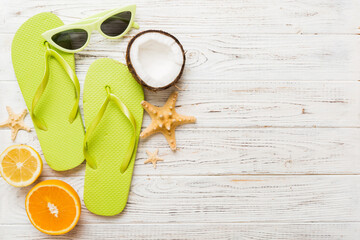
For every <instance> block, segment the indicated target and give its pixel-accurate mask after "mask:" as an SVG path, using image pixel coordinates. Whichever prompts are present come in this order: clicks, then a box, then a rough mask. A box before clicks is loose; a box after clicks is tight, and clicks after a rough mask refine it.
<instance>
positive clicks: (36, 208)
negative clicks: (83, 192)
mask: <svg viewBox="0 0 360 240" xmlns="http://www.w3.org/2000/svg"><path fill="white" fill-rule="evenodd" d="M25 208H26V213H27V215H28V217H29V220H30V222H31V223H32V225H34V227H35V228H37V229H38V230H39V231H41V232H43V233H46V234H50V235H61V234H65V233H67V232H69V231H70V230H72V229H73V228H74V227H75V226H76V224H77V222H78V221H79V218H80V213H81V204H80V198H79V195H78V194H77V193H76V191H75V190H74V189H73V188H72V187H71V186H70V185H69V184H67V183H65V182H63V181H60V180H46V181H43V182H41V183H39V184H37V185H36V186H35V187H33V188H32V189H31V190H30V192H29V193H28V194H27V196H26V200H25Z"/></svg>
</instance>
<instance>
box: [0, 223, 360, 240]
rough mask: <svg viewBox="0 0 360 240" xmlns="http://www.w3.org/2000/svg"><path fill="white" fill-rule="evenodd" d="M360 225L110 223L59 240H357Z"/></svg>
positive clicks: (35, 234) (13, 228)
mask: <svg viewBox="0 0 360 240" xmlns="http://www.w3.org/2000/svg"><path fill="white" fill-rule="evenodd" d="M359 229H360V224H359V223H319V224H241V223H235V224H219V223H216V224H106V225H92V224H91V225H77V226H76V227H75V228H74V229H73V230H72V231H71V232H70V233H68V234H66V235H64V236H60V238H58V239H77V240H81V239H85V240H88V239H102V240H110V239H111V240H113V239H164V240H168V239H207V240H215V239H216V240H217V239H249V240H250V239H278V240H288V239H293V240H304V239H311V240H335V239H342V240H353V239H359V238H360V231H359ZM0 235H1V236H2V237H3V238H4V239H7V240H11V239H38V240H40V239H52V237H51V236H48V235H45V234H43V233H40V232H39V231H37V230H36V229H35V228H34V227H33V226H31V225H30V224H26V225H5V226H2V225H0Z"/></svg>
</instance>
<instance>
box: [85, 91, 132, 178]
mask: <svg viewBox="0 0 360 240" xmlns="http://www.w3.org/2000/svg"><path fill="white" fill-rule="evenodd" d="M106 92H107V97H106V99H105V101H104V103H103V105H102V106H101V108H100V110H99V112H98V114H97V115H96V117H95V118H94V120H93V121H92V122H91V124H90V125H89V127H88V128H87V129H86V133H85V138H84V144H83V151H84V156H85V159H86V162H87V163H88V164H89V166H90V167H91V168H92V169H97V163H96V160H95V159H94V158H93V157H92V156H91V155H90V154H89V149H88V146H89V144H88V138H89V136H90V135H91V134H92V133H93V132H94V130H95V128H96V126H97V125H98V124H99V123H100V121H101V118H102V117H103V116H104V113H105V110H106V108H107V106H108V104H109V102H110V101H113V102H114V103H116V105H117V106H118V107H119V109H120V110H121V112H122V113H123V114H124V115H125V116H126V118H127V119H128V120H129V122H130V123H131V125H132V127H133V135H132V137H131V140H130V144H129V147H128V151H127V153H126V156H125V158H124V160H123V161H122V162H121V166H120V172H121V173H124V172H125V171H126V169H127V167H128V166H129V163H130V161H131V158H132V156H133V154H134V152H135V146H136V143H137V141H138V139H137V138H136V122H135V119H134V117H133V115H132V114H131V112H130V111H129V109H128V108H127V107H126V105H125V104H124V103H123V102H122V101H121V100H120V99H119V98H118V97H117V96H115V95H114V94H112V93H111V89H110V87H109V86H106Z"/></svg>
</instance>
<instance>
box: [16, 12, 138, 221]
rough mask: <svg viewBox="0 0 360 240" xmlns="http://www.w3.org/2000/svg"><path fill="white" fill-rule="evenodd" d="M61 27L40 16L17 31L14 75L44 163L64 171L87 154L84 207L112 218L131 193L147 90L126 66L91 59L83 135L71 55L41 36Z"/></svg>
mask: <svg viewBox="0 0 360 240" xmlns="http://www.w3.org/2000/svg"><path fill="white" fill-rule="evenodd" d="M62 25H63V22H62V21H61V20H60V19H59V18H58V17H57V16H56V15H54V14H52V13H41V14H38V15H35V16H34V17H32V18H30V19H29V20H28V21H26V22H25V23H24V24H23V25H22V26H21V27H20V28H19V30H18V31H17V33H16V34H15V37H14V40H13V43H12V62H13V66H14V70H15V74H16V77H17V80H18V83H19V86H20V89H21V92H22V94H23V97H24V99H25V102H26V105H27V107H28V109H29V111H30V113H31V117H32V119H33V122H34V126H35V130H36V133H37V136H38V138H39V141H40V145H41V148H42V150H43V153H44V157H45V159H46V162H47V163H48V165H49V166H50V167H51V168H53V169H54V170H57V171H65V170H69V169H72V168H74V167H76V166H78V165H80V164H81V163H82V162H83V161H84V159H85V158H86V160H87V164H86V172H85V186H84V201H85V205H86V207H87V208H88V209H89V210H90V211H91V212H93V213H95V214H98V215H105V216H111V215H116V214H118V213H120V212H121V211H122V210H123V209H124V207H125V205H126V202H127V198H128V194H129V189H130V184H131V178H132V172H133V167H134V162H135V156H136V149H137V144H138V139H139V134H140V129H141V124H142V118H143V109H142V107H141V105H140V103H141V101H142V100H143V99H144V93H143V90H142V88H141V86H140V85H139V84H138V83H137V82H136V81H135V79H133V77H132V75H131V73H130V72H129V71H128V68H127V66H126V65H124V64H121V63H119V62H117V61H115V60H112V59H107V58H103V59H98V60H96V61H95V62H94V63H93V64H92V65H91V66H90V68H89V70H88V73H87V75H86V79H85V86H84V98H83V103H84V104H83V105H84V117H85V125H86V129H87V133H86V134H85V131H84V125H83V121H82V119H81V115H80V111H79V109H78V102H79V99H80V87H79V81H78V79H77V77H76V75H75V60H74V55H73V54H69V53H64V52H61V51H59V50H57V49H55V48H53V47H51V46H50V45H49V44H48V43H46V42H45V40H44V39H43V38H42V36H41V34H42V33H44V32H46V31H47V30H50V29H53V28H56V27H59V26H62ZM44 73H45V74H44ZM84 139H85V140H84ZM84 156H85V157H84Z"/></svg>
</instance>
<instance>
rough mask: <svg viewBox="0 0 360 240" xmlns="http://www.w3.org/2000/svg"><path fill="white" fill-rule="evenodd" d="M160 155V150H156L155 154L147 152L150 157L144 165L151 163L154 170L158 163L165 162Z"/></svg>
mask: <svg viewBox="0 0 360 240" xmlns="http://www.w3.org/2000/svg"><path fill="white" fill-rule="evenodd" d="M158 153H159V149H156V151H155V152H154V153H151V152H149V151H148V150H146V154H147V155H148V156H149V158H148V159H147V160H146V161H145V162H144V164H146V163H149V162H151V163H152V164H153V166H154V168H156V163H157V161H164V159H162V158H159V156H158Z"/></svg>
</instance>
